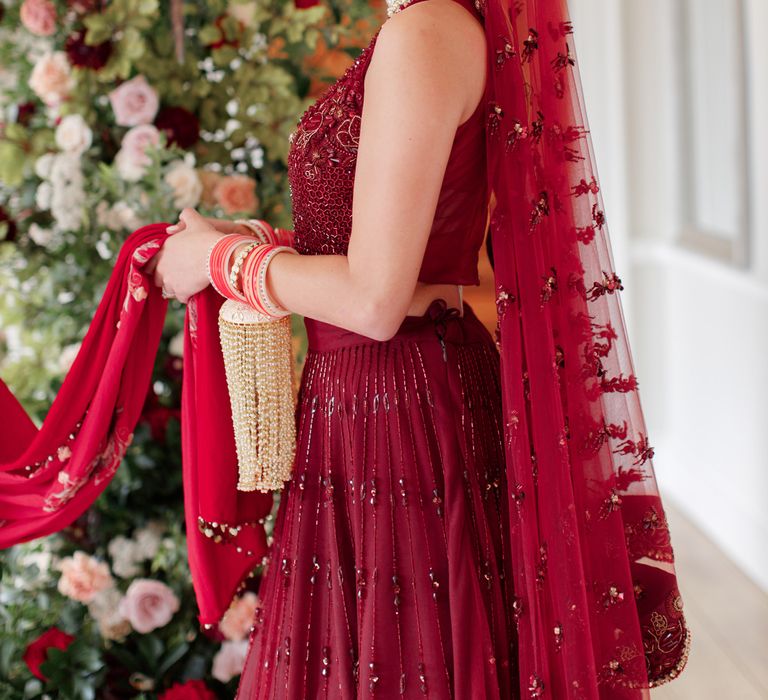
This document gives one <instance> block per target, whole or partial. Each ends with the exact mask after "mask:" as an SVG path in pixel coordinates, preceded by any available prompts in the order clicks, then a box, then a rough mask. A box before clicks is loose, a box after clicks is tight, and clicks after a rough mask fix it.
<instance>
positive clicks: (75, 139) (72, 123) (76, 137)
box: [56, 114, 93, 156]
mask: <svg viewBox="0 0 768 700" xmlns="http://www.w3.org/2000/svg"><path fill="white" fill-rule="evenodd" d="M92 141H93V132H91V129H90V128H89V126H88V125H87V124H86V123H85V119H83V117H82V116H81V115H79V114H68V115H67V116H66V117H64V118H63V119H62V120H61V122H60V123H59V125H58V126H57V127H56V145H57V146H58V147H59V148H60V149H61V150H62V151H65V152H66V153H72V154H73V155H77V156H79V155H82V154H83V153H85V151H87V150H88V149H89V148H90V147H91V143H92Z"/></svg>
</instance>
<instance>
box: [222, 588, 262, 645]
mask: <svg viewBox="0 0 768 700" xmlns="http://www.w3.org/2000/svg"><path fill="white" fill-rule="evenodd" d="M259 605H260V602H259V597H258V596H257V595H256V594H255V593H253V592H251V591H248V592H247V593H245V594H244V595H242V596H241V597H240V598H238V599H237V600H235V601H233V602H232V604H231V605H230V606H229V609H228V610H227V612H225V613H224V617H222V618H221V622H219V629H220V630H221V633H222V634H223V635H224V636H225V637H226V638H227V639H229V640H232V641H235V642H236V641H239V640H240V639H245V638H246V637H247V636H248V634H249V633H250V631H251V625H252V624H253V618H254V615H256V610H257V609H258V607H259Z"/></svg>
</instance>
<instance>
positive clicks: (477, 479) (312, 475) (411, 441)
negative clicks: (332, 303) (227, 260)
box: [237, 300, 518, 700]
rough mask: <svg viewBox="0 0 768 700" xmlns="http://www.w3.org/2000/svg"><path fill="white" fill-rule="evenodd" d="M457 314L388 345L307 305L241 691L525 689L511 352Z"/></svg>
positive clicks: (493, 693) (357, 693)
mask: <svg viewBox="0 0 768 700" xmlns="http://www.w3.org/2000/svg"><path fill="white" fill-rule="evenodd" d="M441 305H442V306H441ZM444 311H445V303H444V302H443V301H442V300H439V301H436V302H433V304H432V306H431V307H430V310H429V311H428V312H427V313H425V314H424V315H423V316H409V317H407V318H406V320H405V321H404V323H403V325H402V326H401V329H400V330H399V331H398V333H397V334H396V335H395V336H394V337H393V338H392V339H391V340H389V341H386V342H377V341H371V340H370V339H369V338H365V337H364V336H360V335H357V334H355V333H351V332H349V331H346V330H343V329H341V328H338V327H335V326H331V325H329V324H324V323H320V322H317V321H312V320H311V319H305V323H306V324H307V332H308V336H309V341H310V342H309V350H308V354H307V359H306V362H305V366H304V371H303V374H302V382H301V387H300V391H299V396H298V404H297V410H296V421H297V452H296V464H295V467H294V476H293V479H292V481H290V482H289V483H288V484H287V486H286V489H285V490H284V491H283V494H282V500H281V503H280V507H279V510H278V514H277V520H276V524H275V538H274V542H273V544H272V549H271V556H270V561H269V563H268V566H267V569H266V571H265V574H264V577H263V579H262V583H261V590H260V596H261V598H262V609H261V611H260V614H259V615H257V618H256V621H255V624H254V629H253V633H252V635H251V646H250V648H249V653H248V658H247V661H246V666H245V669H244V671H243V675H242V677H241V681H240V687H239V689H238V696H237V697H238V698H239V699H240V700H245V699H248V700H251V699H256V698H291V699H296V700H298V699H300V698H301V699H304V698H339V699H341V700H346V699H350V698H358V697H381V698H399V697H404V698H418V697H430V698H454V697H455V698H470V697H472V698H475V697H477V698H480V697H482V698H510V697H518V695H517V693H518V690H517V688H518V681H517V673H516V669H515V664H516V658H517V653H516V641H515V639H516V635H515V623H514V614H513V606H512V600H513V596H512V576H511V571H510V564H509V561H507V560H505V559H504V555H503V553H504V551H505V549H506V548H507V547H508V542H507V540H508V537H509V532H508V525H507V523H508V522H509V517H508V513H507V507H508V506H507V497H506V493H507V490H506V484H505V481H504V470H503V464H504V461H503V451H502V448H503V444H502V425H501V395H500V387H499V368H498V362H499V356H498V351H497V349H496V347H495V344H494V341H493V339H492V337H491V335H490V334H489V333H488V331H487V330H486V329H485V327H484V326H483V325H482V324H481V322H480V321H479V320H478V319H477V317H476V316H475V314H474V312H473V311H472V309H471V307H469V305H468V304H466V303H465V304H464V315H463V316H462V317H458V316H456V315H455V314H450V313H444ZM448 311H450V310H448ZM444 358H445V359H444Z"/></svg>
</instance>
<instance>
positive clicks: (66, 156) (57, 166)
mask: <svg viewBox="0 0 768 700" xmlns="http://www.w3.org/2000/svg"><path fill="white" fill-rule="evenodd" d="M50 180H51V184H52V185H53V189H54V192H55V191H56V190H64V189H66V190H82V187H83V171H82V169H81V168H80V158H78V157H77V156H76V155H73V154H71V153H60V154H59V155H57V156H56V157H55V158H54V159H53V164H52V165H51V175H50ZM68 194H73V192H68Z"/></svg>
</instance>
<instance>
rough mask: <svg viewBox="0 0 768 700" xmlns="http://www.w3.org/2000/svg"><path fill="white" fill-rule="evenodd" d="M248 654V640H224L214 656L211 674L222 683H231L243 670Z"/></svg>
mask: <svg viewBox="0 0 768 700" xmlns="http://www.w3.org/2000/svg"><path fill="white" fill-rule="evenodd" d="M247 655H248V640H247V639H242V640H240V641H239V642H224V643H223V644H222V645H221V649H219V650H218V651H217V652H216V656H214V657H213V668H211V675H212V676H213V677H214V678H215V679H216V680H217V681H221V682H222V683H229V681H231V680H232V679H233V678H234V677H235V676H239V675H240V674H241V673H242V672H243V667H244V666H245V657H246V656H247Z"/></svg>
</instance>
